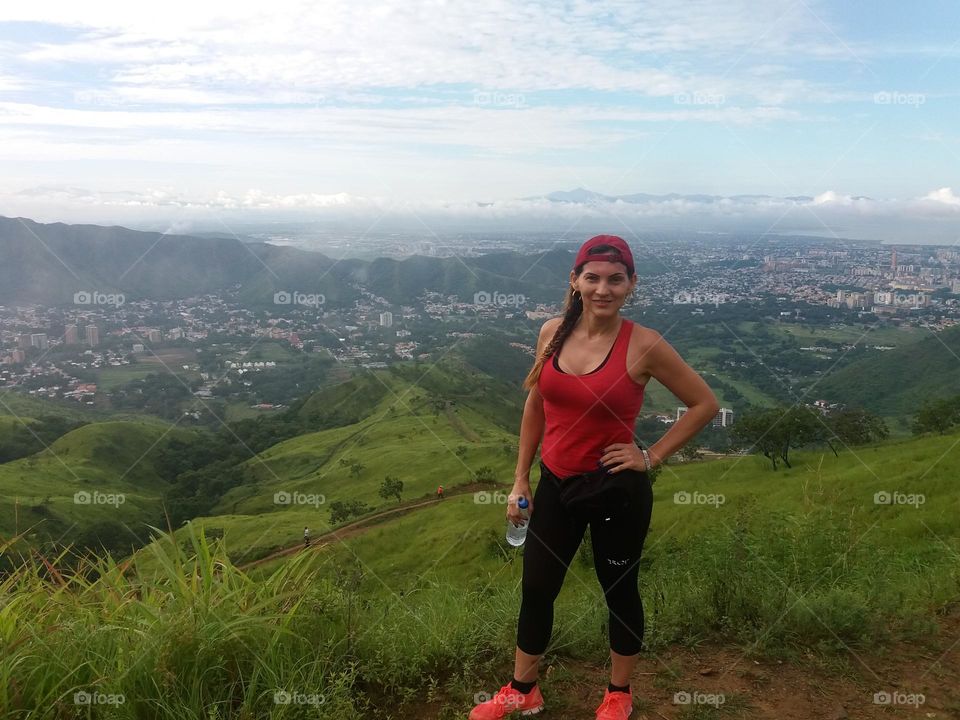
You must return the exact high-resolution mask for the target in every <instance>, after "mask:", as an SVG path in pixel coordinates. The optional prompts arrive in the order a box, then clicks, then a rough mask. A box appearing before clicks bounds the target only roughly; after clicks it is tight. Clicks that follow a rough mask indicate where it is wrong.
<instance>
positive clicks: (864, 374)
mask: <svg viewBox="0 0 960 720" xmlns="http://www.w3.org/2000/svg"><path fill="white" fill-rule="evenodd" d="M816 393H817V394H818V395H819V396H823V397H829V398H831V400H833V401H834V402H837V401H839V402H843V403H846V404H847V405H856V406H859V407H863V408H866V409H867V410H870V411H872V412H874V413H876V414H878V415H887V416H892V415H906V414H912V413H913V412H915V411H916V410H917V409H918V408H919V407H920V405H922V404H923V402H924V401H926V400H927V399H930V398H940V397H948V396H950V395H957V394H960V326H955V327H952V328H948V329H946V330H944V331H942V332H939V333H937V334H936V335H934V334H933V333H930V334H929V336H928V337H926V338H924V339H922V340H918V341H916V342H913V343H911V344H908V345H906V346H902V347H897V348H896V349H894V350H888V351H886V352H878V353H876V354H872V355H870V356H868V357H866V358H864V359H863V360H860V361H858V362H856V363H853V364H851V365H849V366H847V367H845V368H842V369H839V370H837V371H836V372H833V373H831V374H830V375H828V376H827V377H825V378H824V379H823V380H822V381H821V382H819V383H817V386H816Z"/></svg>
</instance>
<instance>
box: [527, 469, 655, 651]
mask: <svg viewBox="0 0 960 720" xmlns="http://www.w3.org/2000/svg"><path fill="white" fill-rule="evenodd" d="M620 473H629V474H630V475H632V476H634V477H635V478H636V482H631V483H629V487H630V497H629V501H628V502H626V503H624V502H623V500H622V498H619V499H617V500H615V501H613V502H611V503H610V507H608V508H605V509H603V510H601V511H596V510H594V511H590V512H571V511H569V510H568V509H567V508H565V507H564V505H563V503H561V502H560V483H564V482H584V480H583V479H582V478H581V476H574V477H572V478H568V479H566V480H561V479H559V478H557V476H556V475H554V474H553V473H552V472H550V470H548V469H547V467H546V466H545V465H544V464H543V463H542V462H541V463H540V482H539V483H538V484H537V489H536V492H535V493H534V496H533V515H532V516H531V518H530V525H529V527H528V528H527V539H526V541H525V543H524V551H523V600H522V602H521V605H520V618H519V621H518V623H517V647H519V648H520V649H521V650H522V651H523V652H525V653H528V654H530V655H542V654H543V653H544V651H545V650H546V649H547V644H548V643H549V642H550V635H551V633H552V632H553V603H554V600H556V598H557V595H559V594H560V588H561V586H562V585H563V579H564V577H565V575H566V572H567V568H568V567H569V565H570V563H571V562H572V561H573V557H574V555H575V554H576V552H577V548H579V547H580V542H581V541H582V540H583V533H584V531H585V530H586V527H587V525H588V524H589V525H590V537H591V539H592V541H593V562H594V565H595V566H596V571H597V579H599V580H600V585H601V587H602V588H603V594H604V597H605V598H606V602H607V609H608V610H609V613H610V648H611V649H612V650H613V651H614V652H616V653H619V654H620V655H635V654H637V653H639V652H640V649H641V646H642V641H643V602H642V601H641V600H640V593H639V591H638V590H637V575H638V571H639V565H640V553H641V551H642V550H643V541H644V540H645V539H646V536H647V530H648V529H649V528H650V515H651V513H652V510H653V488H652V487H651V484H650V478H649V476H648V474H647V473H645V472H641V471H638V470H622V471H620ZM620 473H616V474H618V475H619V474H620Z"/></svg>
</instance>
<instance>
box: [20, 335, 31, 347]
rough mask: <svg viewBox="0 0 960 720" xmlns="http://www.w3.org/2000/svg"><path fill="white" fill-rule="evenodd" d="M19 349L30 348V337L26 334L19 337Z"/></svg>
mask: <svg viewBox="0 0 960 720" xmlns="http://www.w3.org/2000/svg"><path fill="white" fill-rule="evenodd" d="M17 347H18V348H20V349H21V350H26V349H27V348H28V347H30V336H29V335H27V334H26V333H20V335H19V336H17Z"/></svg>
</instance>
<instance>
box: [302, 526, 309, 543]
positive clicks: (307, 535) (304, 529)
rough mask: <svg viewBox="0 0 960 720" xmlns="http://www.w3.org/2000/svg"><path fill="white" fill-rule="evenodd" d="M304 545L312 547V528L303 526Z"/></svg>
mask: <svg viewBox="0 0 960 720" xmlns="http://www.w3.org/2000/svg"><path fill="white" fill-rule="evenodd" d="M303 546H304V547H310V528H307V527H304V528H303Z"/></svg>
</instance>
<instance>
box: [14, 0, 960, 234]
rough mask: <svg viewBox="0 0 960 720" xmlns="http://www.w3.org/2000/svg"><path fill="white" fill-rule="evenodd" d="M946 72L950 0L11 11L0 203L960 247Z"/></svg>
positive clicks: (954, 66)
mask: <svg viewBox="0 0 960 720" xmlns="http://www.w3.org/2000/svg"><path fill="white" fill-rule="evenodd" d="M958 78H960V3H958V2H957V0H920V1H918V2H912V3H909V4H908V3H903V2H900V1H899V0H897V1H894V0H843V1H840V0H836V1H830V2H827V1H825V0H821V1H818V0H755V1H753V0H751V1H747V0H723V1H715V0H684V1H683V2H678V1H677V0H624V1H620V0H612V1H604V0H589V1H583V2H559V1H553V2H543V3H534V2H511V1H509V0H489V1H488V2H484V3H477V2H475V1H467V2H455V1H453V0H450V1H445V0H435V1H433V2H416V1H415V0H414V1H412V2H411V1H410V0H404V2H394V1H390V2H376V3H371V2H364V1H362V0H360V1H357V0H350V1H348V2H323V1H321V2H316V1H310V2H298V1H292V0H274V1H273V2H270V3H237V2H221V1H220V0H202V1H200V2H197V1H196V0H193V1H192V2H184V1H182V0H166V1H165V2H163V3H148V4H146V3H117V2H97V1H96V0H94V1H92V2H84V3H77V2H75V1H71V2H52V1H50V2H48V1H44V0H39V1H34V2H30V3H12V4H4V5H3V6H0V215H7V216H12V215H24V216H29V217H33V218H35V219H38V220H43V221H53V220H64V221H79V220H84V221H95V222H110V221H116V222H120V223H124V224H130V225H136V224H138V223H140V224H151V223H153V224H156V223H161V224H162V223H165V222H169V223H174V222H183V223H186V224H187V225H190V224H191V223H200V224H202V223H203V222H204V221H205V220H204V219H205V218H206V219H209V216H210V215H211V214H215V215H218V216H223V217H226V216H229V217H231V218H241V219H243V220H250V221H253V220H256V219H264V220H271V219H280V218H300V219H311V218H317V219H323V218H332V217H345V218H350V219H352V220H355V221H356V222H357V223H358V224H360V225H362V224H363V223H364V222H366V221H367V220H369V219H370V218H371V217H378V216H380V217H382V216H383V215H384V214H387V215H394V216H396V215H401V214H403V213H407V214H414V215H416V216H417V217H421V216H422V217H441V216H448V217H454V218H461V219H463V220H464V222H467V223H469V222H473V221H475V220H482V219H484V218H486V219H491V218H496V219H499V220H500V221H502V222H505V223H508V224H509V223H510V222H512V221H514V220H516V221H518V222H519V221H521V220H523V219H527V220H532V221H533V222H544V221H555V222H557V223H560V224H561V225H562V224H564V223H568V222H569V221H570V220H571V217H572V215H576V214H577V213H579V212H580V209H576V208H574V209H571V208H569V207H563V206H560V205H558V204H557V203H550V202H549V201H546V200H543V199H542V197H543V196H544V195H546V194H548V193H550V192H552V191H558V190H571V189H573V188H578V187H582V188H588V189H590V190H592V191H595V192H599V193H604V194H606V195H611V196H616V195H627V194H632V193H650V194H654V195H663V194H669V193H678V194H681V195H694V194H708V195H716V196H723V197H726V198H734V199H732V200H728V201H725V202H723V203H713V204H711V205H710V206H705V205H704V204H703V203H702V202H698V201H696V200H691V199H687V198H683V199H670V200H657V201H650V202H646V203H642V204H636V205H635V206H634V205H633V204H630V205H629V206H628V207H620V206H613V207H610V208H602V207H591V208H588V212H591V213H600V214H603V213H607V212H617V213H620V215H622V217H623V219H624V220H625V221H626V222H627V223H629V224H630V225H631V227H633V226H634V224H635V223H640V224H642V223H644V222H650V223H655V222H656V221H657V220H663V219H667V220H671V221H672V222H674V223H682V222H684V218H693V219H695V222H696V223H697V224H698V226H699V223H704V224H705V225H704V226H709V225H710V223H711V222H712V221H713V220H716V221H717V222H718V223H720V224H721V225H722V224H723V223H724V222H725V223H727V224H729V223H731V222H733V223H735V222H736V220H737V218H743V219H744V220H756V221H757V222H759V224H760V225H761V226H765V225H767V224H769V223H770V222H772V220H773V219H775V218H780V217H786V218H788V220H787V223H786V225H791V226H792V225H796V224H797V222H800V218H805V219H806V222H805V223H804V222H800V224H801V225H803V224H805V225H806V226H808V227H811V228H814V229H819V230H820V231H821V232H823V233H824V234H829V233H833V232H845V231H849V232H851V233H855V232H859V233H860V234H862V235H870V234H871V233H872V232H874V231H880V230H882V229H887V230H890V229H891V228H894V230H892V231H891V232H894V234H896V233H901V234H904V235H908V234H910V233H913V234H914V235H917V234H919V235H922V236H930V237H932V238H935V239H937V240H938V241H942V242H957V241H958V240H960V83H958V80H957V79H958ZM742 195H750V196H755V195H767V196H771V197H770V198H766V199H757V198H742V197H741V198H738V197H737V196H742ZM797 197H801V198H804V199H799V200H797V199H793V200H790V199H788V198H797ZM621 205H622V204H621ZM618 219H619V216H618ZM718 226H719V225H718ZM724 226H725V225H724ZM821 226H822V227H821ZM774 227H776V229H777V230H781V229H787V228H786V227H785V226H774Z"/></svg>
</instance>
